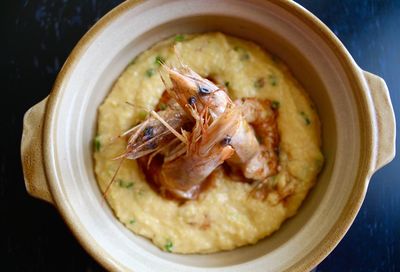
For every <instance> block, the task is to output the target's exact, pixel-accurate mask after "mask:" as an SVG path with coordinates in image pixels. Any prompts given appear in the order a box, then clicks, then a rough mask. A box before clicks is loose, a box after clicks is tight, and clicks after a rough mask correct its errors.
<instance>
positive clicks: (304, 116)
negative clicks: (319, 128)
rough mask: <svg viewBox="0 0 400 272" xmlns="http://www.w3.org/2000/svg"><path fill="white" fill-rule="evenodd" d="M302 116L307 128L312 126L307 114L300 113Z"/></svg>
mask: <svg viewBox="0 0 400 272" xmlns="http://www.w3.org/2000/svg"><path fill="white" fill-rule="evenodd" d="M300 115H301V116H302V117H303V119H304V122H305V124H306V125H307V126H308V125H310V124H311V120H310V118H309V117H308V116H307V114H306V113H305V112H304V111H302V112H300Z"/></svg>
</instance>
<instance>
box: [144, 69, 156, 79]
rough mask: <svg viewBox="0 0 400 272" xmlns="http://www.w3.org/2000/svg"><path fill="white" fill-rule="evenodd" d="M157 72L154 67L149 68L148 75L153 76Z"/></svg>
mask: <svg viewBox="0 0 400 272" xmlns="http://www.w3.org/2000/svg"><path fill="white" fill-rule="evenodd" d="M155 73H156V71H155V70H154V69H153V68H150V69H147V71H146V76H147V77H152V76H154V74H155Z"/></svg>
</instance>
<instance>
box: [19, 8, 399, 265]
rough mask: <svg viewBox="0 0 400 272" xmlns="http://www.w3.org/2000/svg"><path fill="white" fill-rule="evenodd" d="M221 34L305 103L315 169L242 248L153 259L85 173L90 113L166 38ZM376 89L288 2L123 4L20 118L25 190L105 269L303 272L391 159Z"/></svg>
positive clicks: (382, 97)
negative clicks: (303, 192) (54, 212)
mask: <svg viewBox="0 0 400 272" xmlns="http://www.w3.org/2000/svg"><path fill="white" fill-rule="evenodd" d="M206 31H222V32H225V33H228V34H231V35H235V36H238V37H242V38H245V39H249V40H252V41H255V42H256V43H258V44H260V45H262V46H263V47H265V48H266V49H267V50H269V51H271V52H273V53H274V54H276V55H278V56H279V57H280V58H282V59H283V60H284V61H286V62H287V64H288V65H289V66H290V68H291V69H292V71H293V72H294V74H295V75H296V77H297V78H298V79H299V80H300V81H301V83H302V84H303V85H304V86H305V88H306V90H307V91H308V92H309V94H310V95H311V97H312V99H313V101H314V102H315V103H316V105H317V108H318V111H319V114H320V117H321V120H322V125H323V126H322V135H323V152H324V154H325V157H326V164H325V167H324V169H323V171H322V173H321V175H320V177H319V181H318V184H317V186H316V187H315V189H313V190H312V192H311V193H310V195H309V197H308V198H307V199H306V201H305V203H304V204H303V205H302V207H301V209H300V210H299V213H298V214H297V215H296V216H295V217H294V218H292V219H290V220H289V221H287V222H286V223H285V224H284V225H283V226H282V228H281V229H280V230H279V231H278V232H276V233H275V234H274V235H272V236H271V237H269V238H267V239H264V240H262V241H260V242H259V243H257V244H256V245H253V246H247V247H242V248H239V249H236V250H233V251H229V252H222V253H217V254H209V255H186V256H185V255H177V254H169V253H165V252H162V251H160V250H159V249H158V248H156V247H155V246H153V245H152V244H151V242H150V241H148V240H147V239H144V238H142V237H140V236H136V235H134V234H133V233H131V232H130V231H128V230H127V229H125V227H124V226H123V225H122V224H121V223H119V222H118V220H116V218H115V217H114V216H113V213H112V211H111V210H110V209H109V207H108V206H107V205H106V204H105V203H104V200H103V199H102V196H101V193H100V191H99V189H98V187H97V184H96V180H95V177H94V174H93V162H92V155H91V154H92V150H91V147H92V145H91V140H92V138H93V136H94V133H95V128H96V111H97V107H98V106H99V105H100V103H101V102H102V101H103V99H104V98H105V96H106V95H107V93H108V92H109V90H110V88H111V86H112V85H113V82H114V81H115V79H116V78H117V77H118V75H119V74H120V73H121V72H122V71H123V70H124V68H125V67H126V66H127V64H128V63H129V62H130V60H131V59H133V57H134V56H135V55H137V54H139V53H140V52H142V51H143V50H145V49H146V48H148V47H149V46H151V45H152V44H154V43H156V42H158V41H160V40H162V39H164V38H166V37H169V36H171V35H173V34H176V33H193V32H206ZM394 128H395V119H394V114H393V109H392V105H391V102H390V97H389V93H388V90H387V87H386V84H385V82H384V81H383V80H382V79H381V78H379V77H377V76H375V75H372V74H370V73H368V72H365V71H363V70H362V69H360V68H359V67H358V66H357V64H356V63H355V62H354V60H353V58H352V57H351V56H350V55H349V53H348V52H347V51H346V49H345V48H344V47H343V45H342V44H341V43H340V41H339V40H338V39H337V38H336V37H335V36H334V34H333V33H332V32H331V31H330V30H329V29H328V28H327V27H326V26H325V25H324V24H323V23H321V22H320V21H319V20H318V19H317V18H316V17H314V16H313V15H312V14H310V13H309V12H308V11H306V10H305V9H303V8H302V7H300V6H299V5H297V4H295V3H294V2H281V1H276V0H270V1H261V0H260V1H257V0H251V1H236V0H231V1H214V0H202V1H196V0H185V1H183V0H172V1H162V0H153V1H127V2H124V3H123V4H121V5H120V6H118V7H117V8H115V9H114V10H113V11H111V12H110V13H109V14H107V15H106V16H104V17H103V18H102V19H101V20H100V21H99V22H98V23H97V24H96V25H95V26H94V27H93V28H92V29H91V30H90V31H89V32H88V33H87V34H86V35H85V36H84V37H83V38H82V40H81V41H80V42H79V44H78V45H77V46H76V48H75V49H74V50H73V52H72V53H71V55H70V57H69V58H68V60H67V61H66V63H65V65H64V67H63V68H62V70H61V72H60V74H59V76H58V77H57V80H56V83H55V85H54V88H53V90H52V92H51V94H50V95H49V97H48V98H46V99H45V100H43V101H42V102H40V103H39V104H37V105H35V106H34V107H33V108H32V109H30V110H29V111H28V112H27V113H26V115H25V119H24V133H23V137H22V158H23V167H24V176H25V182H26V187H27V190H28V192H29V193H30V194H32V195H33V196H35V197H38V198H41V199H44V200H46V201H48V202H50V203H52V204H54V205H55V206H56V207H57V208H58V210H59V211H60V213H61V215H62V216H63V218H64V219H65V221H66V223H67V224H68V225H69V227H70V228H71V229H72V231H73V233H74V234H75V235H76V237H77V238H78V239H79V241H80V242H81V244H82V245H83V246H84V247H85V249H86V250H87V251H89V252H90V253H91V254H92V255H93V256H94V257H95V258H96V259H97V260H98V261H99V262H100V263H101V264H103V265H104V266H105V267H106V268H108V269H109V270H113V271H137V272H143V271H158V272H162V271H177V272H178V271H193V272H196V271H237V272H239V271H246V272H247V271H252V272H257V271H306V270H310V269H312V268H313V267H314V266H316V265H317V264H318V263H319V262H320V261H321V260H322V259H323V258H324V257H326V256H327V255H328V254H329V252H330V251H332V249H333V248H334V247H335V246H336V245H337V243H338V242H339V241H340V239H341V238H342V237H343V235H344V234H345V233H346V231H347V229H348V228H349V227H350V225H351V223H352V222H353V220H354V218H355V216H356V214H357V212H358V210H359V208H360V206H361V204H362V201H363V199H364V196H365V193H366V189H367V186H368V182H369V180H370V177H371V175H372V174H373V173H374V172H375V171H376V170H377V169H379V168H380V167H382V166H383V165H385V164H386V163H388V162H389V161H390V160H392V158H393V157H394V152H395V146H394V145H395V130H394Z"/></svg>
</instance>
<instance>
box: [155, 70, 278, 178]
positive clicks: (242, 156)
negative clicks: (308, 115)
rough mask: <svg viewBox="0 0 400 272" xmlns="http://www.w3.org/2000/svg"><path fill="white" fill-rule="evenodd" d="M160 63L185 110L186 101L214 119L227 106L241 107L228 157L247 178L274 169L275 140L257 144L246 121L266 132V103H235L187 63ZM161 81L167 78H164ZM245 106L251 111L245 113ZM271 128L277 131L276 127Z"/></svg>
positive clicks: (275, 162)
mask: <svg viewBox="0 0 400 272" xmlns="http://www.w3.org/2000/svg"><path fill="white" fill-rule="evenodd" d="M162 67H163V69H164V70H165V71H166V73H167V74H168V76H169V79H170V81H171V84H170V87H169V88H167V91H168V92H169V93H170V95H171V96H172V97H173V98H175V100H176V101H177V102H178V103H179V105H181V106H182V107H183V108H185V109H186V110H188V109H187V106H186V105H188V104H189V105H191V106H193V107H194V108H195V109H196V110H197V111H198V112H199V114H201V115H204V116H207V112H209V113H210V115H211V118H214V119H215V118H218V116H220V115H221V114H222V113H223V112H224V111H225V109H226V108H227V107H228V106H230V107H235V106H236V107H239V108H241V109H242V110H241V112H242V113H243V114H241V115H240V116H239V117H238V119H237V122H238V124H239V126H238V129H237V131H236V133H234V134H233V135H231V145H232V147H233V148H234V149H235V155H234V156H233V157H232V158H231V159H230V160H228V164H230V165H231V166H235V167H236V168H239V169H240V170H241V171H242V173H243V175H244V176H245V177H246V178H247V179H249V180H263V179H265V178H266V177H268V176H270V175H273V174H274V173H276V166H277V162H278V160H277V156H274V155H273V154H274V152H275V151H274V150H275V149H274V148H276V145H277V144H278V142H277V141H274V142H273V146H272V145H268V146H265V145H262V144H260V143H259V142H258V140H257V137H256V136H257V135H256V134H257V133H256V131H255V130H254V129H253V127H252V126H250V124H249V123H251V124H252V125H253V124H254V126H255V127H257V128H259V129H258V130H259V131H260V132H261V133H260V136H261V137H264V136H266V134H265V131H264V130H267V129H268V126H269V124H270V122H267V123H268V124H265V125H262V124H263V119H264V118H266V117H267V116H269V115H268V114H267V112H266V108H265V107H262V105H261V104H260V103H256V101H257V100H256V99H249V101H248V102H247V103H245V102H243V101H239V102H241V103H236V104H237V105H235V104H234V103H233V102H232V100H231V99H230V98H229V96H228V94H227V93H226V92H225V91H224V90H222V89H220V88H219V87H218V86H216V85H215V84H214V83H213V82H211V81H209V80H207V79H205V78H202V77H201V76H200V75H198V74H197V73H195V72H194V71H193V70H191V69H190V68H189V67H188V66H186V65H183V64H181V67H180V68H170V67H168V66H167V65H163V66H162ZM163 81H164V82H166V80H163ZM265 103H267V102H265ZM265 103H264V104H265ZM247 110H251V111H250V112H248V113H247V112H246V111H247ZM272 121H275V119H274V118H272V119H271V122H272ZM273 131H274V132H276V133H277V130H273ZM268 135H269V134H268ZM263 142H264V141H263ZM265 143H269V141H265ZM271 148H273V151H271Z"/></svg>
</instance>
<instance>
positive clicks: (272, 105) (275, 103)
mask: <svg viewBox="0 0 400 272" xmlns="http://www.w3.org/2000/svg"><path fill="white" fill-rule="evenodd" d="M280 105H281V104H280V103H279V101H275V100H274V101H272V103H271V107H272V108H273V109H274V110H276V109H278V108H279V106H280Z"/></svg>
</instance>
